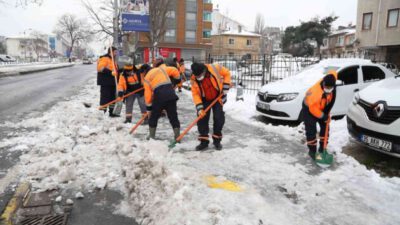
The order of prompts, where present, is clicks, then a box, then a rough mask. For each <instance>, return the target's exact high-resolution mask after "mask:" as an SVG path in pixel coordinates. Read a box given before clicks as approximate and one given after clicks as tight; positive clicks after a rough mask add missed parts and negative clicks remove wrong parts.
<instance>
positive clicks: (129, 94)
mask: <svg viewBox="0 0 400 225" xmlns="http://www.w3.org/2000/svg"><path fill="white" fill-rule="evenodd" d="M141 90H143V88H140V89H137V90H136V91H132V92H130V93H128V94H126V95H124V96H122V97H120V98H117V99H115V100H113V101H111V102H109V103H107V104H105V105H102V106H100V107H99V110H102V109H105V108H107V107H108V106H109V105H112V104H114V103H116V102H119V101H122V100H123V99H124V98H127V97H129V96H131V95H134V94H136V93H138V92H139V91H141Z"/></svg>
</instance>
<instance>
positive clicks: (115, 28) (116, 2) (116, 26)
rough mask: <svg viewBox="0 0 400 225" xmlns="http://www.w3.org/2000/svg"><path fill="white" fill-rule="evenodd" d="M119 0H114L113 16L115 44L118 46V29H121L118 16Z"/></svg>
mask: <svg viewBox="0 0 400 225" xmlns="http://www.w3.org/2000/svg"><path fill="white" fill-rule="evenodd" d="M118 11H119V10H118V0H114V17H113V23H114V24H113V34H114V41H113V45H114V46H115V47H116V48H118V47H119V41H118V31H119V27H118V26H119V18H118V16H119V15H118V14H119V13H118Z"/></svg>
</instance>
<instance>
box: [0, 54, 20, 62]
mask: <svg viewBox="0 0 400 225" xmlns="http://www.w3.org/2000/svg"><path fill="white" fill-rule="evenodd" d="M16 61H17V60H16V59H15V58H14V57H12V56H9V55H0V62H16Z"/></svg>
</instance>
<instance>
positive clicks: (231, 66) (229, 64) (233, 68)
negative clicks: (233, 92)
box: [214, 60, 242, 85]
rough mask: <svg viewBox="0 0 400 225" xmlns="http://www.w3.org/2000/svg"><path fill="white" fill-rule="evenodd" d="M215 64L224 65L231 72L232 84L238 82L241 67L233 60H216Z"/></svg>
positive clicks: (239, 80)
mask: <svg viewBox="0 0 400 225" xmlns="http://www.w3.org/2000/svg"><path fill="white" fill-rule="evenodd" d="M214 63H215V64H219V65H221V66H223V67H226V68H227V69H228V70H229V71H230V72H231V80H232V84H233V85H236V83H240V82H241V79H242V68H241V67H239V64H238V63H237V62H236V61H234V60H225V61H216V62H214Z"/></svg>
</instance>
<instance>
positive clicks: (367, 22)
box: [362, 13, 372, 30]
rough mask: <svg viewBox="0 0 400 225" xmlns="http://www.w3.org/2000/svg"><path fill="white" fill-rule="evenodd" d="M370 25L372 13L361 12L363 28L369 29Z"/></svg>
mask: <svg viewBox="0 0 400 225" xmlns="http://www.w3.org/2000/svg"><path fill="white" fill-rule="evenodd" d="M371 27H372V13H364V14H363V26H362V29H363V30H371Z"/></svg>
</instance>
